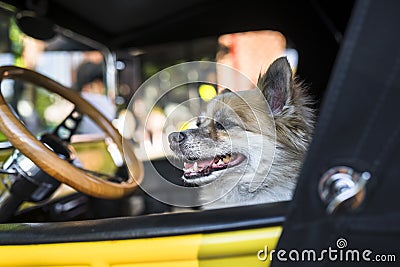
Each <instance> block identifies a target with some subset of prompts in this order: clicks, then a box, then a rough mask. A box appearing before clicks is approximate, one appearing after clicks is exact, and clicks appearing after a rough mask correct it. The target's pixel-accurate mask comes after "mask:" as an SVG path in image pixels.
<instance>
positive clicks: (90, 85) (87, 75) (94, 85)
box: [75, 61, 117, 134]
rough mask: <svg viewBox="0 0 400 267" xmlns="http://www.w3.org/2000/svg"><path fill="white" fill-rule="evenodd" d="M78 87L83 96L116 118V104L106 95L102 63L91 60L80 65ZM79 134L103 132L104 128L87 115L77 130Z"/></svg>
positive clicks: (110, 117) (100, 109)
mask: <svg viewBox="0 0 400 267" xmlns="http://www.w3.org/2000/svg"><path fill="white" fill-rule="evenodd" d="M75 87H76V89H77V90H78V91H79V92H80V93H81V96H82V97H83V98H84V99H85V100H87V101H88V102H89V103H90V104H92V105H93V106H94V107H95V108H97V109H98V110H99V111H100V112H101V113H102V114H103V115H105V116H106V118H107V119H108V120H110V121H111V120H113V119H115V116H116V110H117V109H116V106H115V104H114V103H113V102H112V100H111V99H110V98H109V97H108V96H107V95H106V89H105V85H104V78H103V66H102V64H100V63H99V64H97V63H93V62H90V61H87V62H83V63H81V65H79V66H78V69H77V76H76V85H75ZM77 133H78V134H93V133H102V130H101V129H100V128H99V127H98V126H97V125H96V124H95V123H94V122H93V121H92V120H91V119H89V118H88V117H87V116H84V117H83V119H82V122H81V124H80V125H79V127H78V130H77Z"/></svg>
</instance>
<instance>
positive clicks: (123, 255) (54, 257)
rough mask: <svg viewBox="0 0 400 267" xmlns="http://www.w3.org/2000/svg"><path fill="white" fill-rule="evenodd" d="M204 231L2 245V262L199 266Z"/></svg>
mask: <svg viewBox="0 0 400 267" xmlns="http://www.w3.org/2000/svg"><path fill="white" fill-rule="evenodd" d="M200 242H201V235H200V234H196V235H186V236H172V237H158V238H147V239H133V240H117V241H99V242H75V243H58V244H40V245H17V246H0V255H1V259H0V266H13V267H18V266H24V267H26V266H47V267H49V266H57V267H60V266H74V267H76V266H93V267H106V266H107V267H108V266H118V267H128V266H135V267H142V266H143V267H144V266H146V267H152V266H161V265H162V266H178V267H179V266H188V267H191V266H198V260H197V252H198V247H199V245H200Z"/></svg>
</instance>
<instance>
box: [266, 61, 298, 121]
mask: <svg viewBox="0 0 400 267" xmlns="http://www.w3.org/2000/svg"><path fill="white" fill-rule="evenodd" d="M292 85H293V77H292V69H291V68H290V65H289V62H288V60H287V58H286V57H280V58H278V59H276V60H275V61H274V62H273V63H272V64H271V65H270V66H269V68H268V70H267V72H266V73H265V74H264V75H262V76H261V75H260V77H259V79H258V88H259V89H260V90H262V92H263V94H264V96H265V98H266V99H267V102H268V104H269V106H270V108H271V111H272V113H273V114H274V115H277V114H279V113H280V112H281V111H282V108H283V107H284V106H285V105H287V104H288V103H289V102H290V100H291V99H292V96H293V92H292Z"/></svg>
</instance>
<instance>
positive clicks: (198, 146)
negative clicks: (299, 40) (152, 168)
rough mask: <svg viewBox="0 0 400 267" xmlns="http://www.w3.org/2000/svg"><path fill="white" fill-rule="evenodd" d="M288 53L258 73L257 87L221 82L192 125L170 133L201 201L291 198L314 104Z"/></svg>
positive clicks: (209, 204)
mask: <svg viewBox="0 0 400 267" xmlns="http://www.w3.org/2000/svg"><path fill="white" fill-rule="evenodd" d="M310 104H311V101H310V97H309V96H307V95H306V93H305V89H304V87H303V86H302V85H301V83H299V82H297V81H296V79H294V78H293V76H292V71H291V68H290V65H289V62H288V61H287V59H286V57H281V58H278V59H277V60H275V61H274V62H273V63H272V64H271V65H270V66H269V68H268V70H267V71H266V72H265V74H264V75H260V77H259V80H258V88H255V89H252V90H246V91H239V92H231V91H229V90H224V91H223V92H222V93H221V94H220V95H218V96H216V97H215V98H214V99H212V100H211V101H210V102H209V103H208V105H207V110H206V112H205V114H204V115H203V116H200V117H199V118H198V120H197V128H195V129H188V130H185V131H181V132H174V133H171V134H170V135H169V136H168V139H169V143H170V148H171V149H172V151H174V153H175V154H176V156H178V157H179V158H181V159H182V160H183V161H185V163H184V175H183V180H184V181H185V183H186V184H188V185H197V186H200V198H201V203H202V205H203V206H202V208H203V209H206V208H220V207H228V206H237V205H249V204H258V203H267V202H275V201H284V200H290V199H291V197H292V192H293V189H294V187H295V185H296V178H297V176H298V173H299V170H300V167H301V164H302V161H303V159H304V156H305V154H306V151H307V147H308V144H309V142H310V139H311V135H312V131H313V121H314V112H313V110H312V108H311V107H310Z"/></svg>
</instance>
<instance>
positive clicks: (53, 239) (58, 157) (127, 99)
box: [0, 0, 400, 267]
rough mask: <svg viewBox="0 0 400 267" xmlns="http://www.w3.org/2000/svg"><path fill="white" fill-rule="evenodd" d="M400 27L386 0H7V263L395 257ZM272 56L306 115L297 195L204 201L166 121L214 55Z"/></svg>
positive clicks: (197, 89) (376, 260) (205, 74)
mask: <svg viewBox="0 0 400 267" xmlns="http://www.w3.org/2000/svg"><path fill="white" fill-rule="evenodd" d="M398 25H400V3H399V2H398V1H395V0H391V1H378V0H358V1H335V2H333V1H326V0H310V1H309V0H307V1H305V0H299V1H288V0H283V1H281V0H279V1H278V0H274V1H272V0H271V1H255V0H250V1H247V2H234V1H225V0H222V1H208V0H188V1H155V0H152V1H135V0H132V1H111V0H99V1H92V0H87V1H77V0H69V1H60V0H36V1H34V0H0V35H1V38H0V82H1V94H0V132H1V135H0V138H1V142H0V161H1V163H2V165H1V166H2V169H1V176H0V178H1V179H0V180H1V182H2V183H1V184H0V190H1V191H0V266H121V267H122V266H269V265H272V266H283V265H285V266H287V265H289V266H294V265H296V266H310V265H322V266H337V265H345V266H353V265H356V264H361V265H362V266H375V265H376V266H385V265H389V266H397V265H398V262H399V260H400V254H399V250H398V244H399V241H400V226H399V221H400V211H399V208H398V207H397V205H398V204H397V203H398V202H399V197H398V196H399V193H398V191H399V189H400V182H399V179H398V177H399V176H400V168H399V166H398V162H399V159H400V154H399V153H400V152H399V151H400V141H399V140H400V136H399V135H400V123H399V120H398V117H397V115H398V109H397V105H398V102H399V101H400V90H399V84H400V80H399V78H400V68H399V66H400V45H399V41H400V40H399V39H400V38H399V36H398V34H397V30H396V28H397V27H398ZM282 54H284V55H286V56H287V57H288V59H289V61H290V63H291V67H292V70H293V71H294V72H295V74H296V76H298V77H299V79H301V80H303V81H304V83H305V84H307V85H308V88H309V94H310V95H311V96H312V98H313V99H314V102H313V107H314V108H315V110H316V112H317V117H316V127H315V131H314V134H313V140H312V142H311V145H310V147H309V150H308V153H307V156H306V159H305V161H304V163H303V165H302V169H301V173H300V175H299V178H298V183H297V187H296V190H295V192H294V196H293V199H292V200H290V201H282V202H274V203H264V204H257V205H242V206H235V207H225V208H217V209H205V210H203V209H201V208H200V206H201V205H200V204H201V203H199V202H198V191H197V190H196V187H193V188H191V187H185V186H184V183H183V182H182V180H181V176H182V173H183V172H182V163H181V162H178V161H177V160H176V159H175V158H173V157H170V156H171V155H170V154H169V153H168V152H167V151H166V149H165V147H166V145H165V140H166V138H165V136H166V134H167V132H168V131H179V130H182V129H185V128H187V127H189V124H190V123H191V121H190V120H191V119H192V118H193V117H195V116H196V115H198V114H197V112H198V109H199V107H200V106H202V104H204V103H206V102H207V101H208V100H209V99H211V98H212V97H213V96H215V95H216V94H218V92H219V91H220V90H221V88H218V86H216V85H217V82H216V81H217V80H218V78H216V77H217V76H218V73H217V70H216V66H219V64H222V65H227V66H230V67H232V68H233V69H236V70H238V71H239V72H242V73H244V74H245V75H247V77H248V78H249V80H251V81H253V80H252V78H253V76H254V77H257V76H258V75H259V72H260V69H261V68H262V67H265V66H266V64H269V63H270V62H271V61H272V59H274V58H276V57H277V56H279V55H282ZM194 62H195V64H197V65H195V66H196V68H193V66H194V65H193V64H194ZM210 62H211V64H210ZM249 62H250V63H249ZM165 69H168V70H170V71H169V72H163V70H165ZM182 77H183V78H182ZM177 81H179V82H177ZM182 81H183V82H182ZM238 86H239V85H238ZM240 86H243V84H241V85H240ZM166 89H168V90H169V91H168V94H167V93H166V92H167V91H166ZM193 98H196V99H198V101H197V100H196V102H191V101H189V100H190V99H193ZM181 103H186V104H181ZM178 107H179V109H178ZM171 110H175V115H176V116H174V118H173V119H171V118H172V115H170V116H166V115H168V114H172V113H171ZM110 114H111V115H110ZM127 125H128V126H127ZM160 125H162V126H160Z"/></svg>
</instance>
